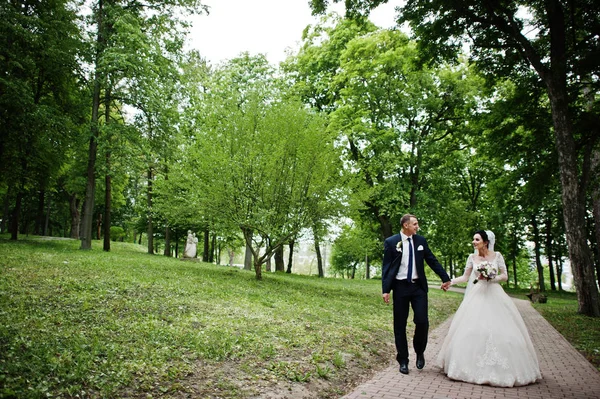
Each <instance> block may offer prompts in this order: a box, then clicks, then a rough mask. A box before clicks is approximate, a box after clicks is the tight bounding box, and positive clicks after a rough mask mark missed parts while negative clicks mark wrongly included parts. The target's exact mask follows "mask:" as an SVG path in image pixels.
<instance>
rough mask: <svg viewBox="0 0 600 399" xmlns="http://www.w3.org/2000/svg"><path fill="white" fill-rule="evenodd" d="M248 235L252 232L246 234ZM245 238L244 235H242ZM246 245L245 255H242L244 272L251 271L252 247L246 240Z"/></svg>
mask: <svg viewBox="0 0 600 399" xmlns="http://www.w3.org/2000/svg"><path fill="white" fill-rule="evenodd" d="M248 234H250V235H251V234H252V232H248ZM244 237H245V234H244ZM244 242H245V243H246V253H245V254H244V270H252V247H251V246H250V245H251V244H249V243H248V240H245V241H244Z"/></svg>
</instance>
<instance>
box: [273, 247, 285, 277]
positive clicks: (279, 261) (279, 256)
mask: <svg viewBox="0 0 600 399" xmlns="http://www.w3.org/2000/svg"><path fill="white" fill-rule="evenodd" d="M275 271H277V272H284V271H285V265H284V263H283V245H281V246H280V247H279V248H277V250H276V251H275Z"/></svg>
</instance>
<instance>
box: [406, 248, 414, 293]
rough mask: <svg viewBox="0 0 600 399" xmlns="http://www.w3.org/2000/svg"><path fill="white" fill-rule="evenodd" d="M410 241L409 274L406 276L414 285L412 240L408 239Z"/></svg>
mask: <svg viewBox="0 0 600 399" xmlns="http://www.w3.org/2000/svg"><path fill="white" fill-rule="evenodd" d="M407 240H408V274H407V276H406V281H408V282H409V283H412V274H413V271H412V270H413V247H412V243H411V238H410V237H409V238H407Z"/></svg>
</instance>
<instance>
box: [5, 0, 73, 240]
mask: <svg viewBox="0 0 600 399" xmlns="http://www.w3.org/2000/svg"><path fill="white" fill-rule="evenodd" d="M0 15H1V16H2V18H0V109H1V110H2V111H1V112H0V159H2V162H1V164H0V187H5V194H4V196H5V197H4V198H5V205H6V207H7V208H8V207H9V204H14V205H13V207H12V213H11V216H10V221H11V228H10V229H11V238H12V239H14V240H16V239H17V236H18V233H19V227H20V224H21V223H20V217H21V211H22V207H23V201H24V199H25V198H27V197H28V196H29V195H30V194H33V192H34V191H37V190H39V191H38V195H37V198H38V204H39V205H38V209H39V210H41V211H39V210H38V212H37V213H38V215H37V217H36V218H37V219H38V221H37V229H36V230H37V232H38V233H39V232H40V231H41V226H42V224H43V223H44V222H43V221H42V219H43V210H44V209H46V207H45V206H44V200H45V198H46V193H47V192H48V191H51V190H52V188H50V187H49V186H48V184H49V183H50V182H52V181H54V179H55V178H56V177H57V175H58V174H59V171H60V169H61V166H62V164H63V162H64V159H65V158H66V157H65V156H64V155H65V151H66V150H67V148H68V147H69V146H74V145H75V137H76V134H77V132H78V126H79V125H80V124H81V123H82V119H81V118H82V107H81V104H82V101H83V98H84V96H83V93H82V92H81V90H80V89H81V86H80V84H79V80H78V76H77V69H78V66H77V57H78V56H79V55H80V52H81V41H80V31H79V29H78V26H77V24H78V20H77V15H76V14H75V13H74V12H73V10H72V9H71V7H70V5H69V2H68V1H54V2H26V3H23V2H18V1H6V2H2V4H1V5H0ZM6 213H8V212H5V214H6ZM23 227H26V226H23ZM25 230H26V229H25Z"/></svg>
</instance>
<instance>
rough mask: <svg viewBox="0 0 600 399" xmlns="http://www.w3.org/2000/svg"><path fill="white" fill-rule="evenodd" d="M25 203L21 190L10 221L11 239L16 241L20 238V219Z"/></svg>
mask: <svg viewBox="0 0 600 399" xmlns="http://www.w3.org/2000/svg"><path fill="white" fill-rule="evenodd" d="M22 202H23V193H22V192H21V190H19V192H18V193H17V198H16V199H15V208H14V209H13V213H12V217H11V219H10V239H11V240H14V241H16V240H17V239H18V238H19V217H20V215H21V204H22Z"/></svg>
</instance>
